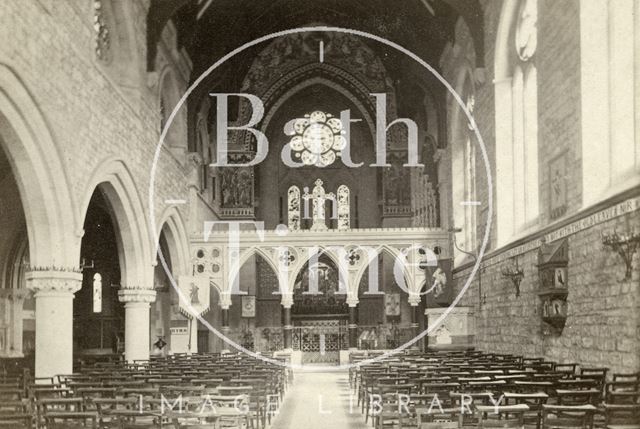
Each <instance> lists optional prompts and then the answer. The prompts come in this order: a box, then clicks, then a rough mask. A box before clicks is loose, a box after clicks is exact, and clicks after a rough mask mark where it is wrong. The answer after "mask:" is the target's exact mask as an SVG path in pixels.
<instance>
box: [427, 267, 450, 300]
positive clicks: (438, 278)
mask: <svg viewBox="0 0 640 429" xmlns="http://www.w3.org/2000/svg"><path fill="white" fill-rule="evenodd" d="M431 277H433V285H432V286H431V289H430V290H432V291H433V296H434V297H438V296H440V295H442V292H444V287H445V285H446V284H447V274H446V273H445V272H444V271H442V269H441V268H440V267H438V268H437V269H436V271H435V272H434V273H433V275H432V276H431Z"/></svg>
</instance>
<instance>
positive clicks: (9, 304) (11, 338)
mask: <svg viewBox="0 0 640 429" xmlns="http://www.w3.org/2000/svg"><path fill="white" fill-rule="evenodd" d="M28 294H29V290H28V289H0V300H3V301H4V307H3V308H4V309H5V310H6V317H5V319H4V321H5V322H6V323H7V324H8V329H7V335H6V338H5V341H6V344H5V347H4V350H0V353H2V352H4V355H5V356H7V357H23V356H24V354H23V353H22V330H23V328H22V318H23V315H22V306H23V304H24V300H25V298H26V297H27V295H28ZM3 316H5V315H0V318H2V317H3ZM1 323H2V320H1V319H0V324H1Z"/></svg>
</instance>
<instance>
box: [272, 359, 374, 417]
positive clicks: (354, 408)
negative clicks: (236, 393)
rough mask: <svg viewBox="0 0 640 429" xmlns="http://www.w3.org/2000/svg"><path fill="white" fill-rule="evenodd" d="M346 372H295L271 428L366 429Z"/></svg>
mask: <svg viewBox="0 0 640 429" xmlns="http://www.w3.org/2000/svg"><path fill="white" fill-rule="evenodd" d="M350 397H351V392H350V390H349V374H348V372H347V371H339V372H338V371H336V372H310V371H296V372H295V375H294V382H293V386H292V387H291V389H290V390H289V392H287V396H286V398H285V401H284V404H283V405H282V409H281V410H280V413H279V414H278V415H277V416H276V418H275V420H274V421H273V425H272V428H273V429H289V428H302V429H347V428H349V429H365V428H370V427H369V426H367V425H365V423H364V418H363V416H362V414H361V413H360V409H359V408H358V405H357V399H356V397H355V396H354V397H353V398H351V404H350Z"/></svg>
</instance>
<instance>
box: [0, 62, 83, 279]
mask: <svg viewBox="0 0 640 429" xmlns="http://www.w3.org/2000/svg"><path fill="white" fill-rule="evenodd" d="M0 144H1V145H2V148H3V149H4V151H5V152H6V154H7V158H8V159H9V163H10V164H11V168H12V171H13V174H14V176H15V178H16V183H17V185H18V189H19V191H20V200H21V202H22V206H23V208H24V214H25V220H26V224H27V235H28V237H29V255H30V264H31V265H32V266H41V267H44V266H65V267H77V266H78V262H79V258H80V236H79V235H78V234H77V232H78V231H79V230H80V229H79V228H78V217H77V216H76V213H75V212H74V210H73V207H74V206H75V204H74V200H73V198H72V196H71V193H70V191H69V189H70V186H69V181H68V178H67V176H66V175H65V171H66V168H65V167H64V163H63V161H62V157H61V156H60V152H59V150H58V147H57V145H56V143H55V141H54V138H53V135H52V133H51V131H50V129H49V126H48V124H47V121H46V119H45V117H44V115H43V114H42V112H41V111H40V110H39V108H38V107H37V103H36V101H35V99H34V97H33V96H32V95H31V93H30V91H29V90H28V88H27V87H26V85H25V84H24V82H23V81H22V80H21V79H20V78H19V77H18V75H17V74H16V73H15V72H14V71H13V70H12V69H11V68H10V67H9V66H7V65H5V64H0Z"/></svg>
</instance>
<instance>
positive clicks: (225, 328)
mask: <svg viewBox="0 0 640 429" xmlns="http://www.w3.org/2000/svg"><path fill="white" fill-rule="evenodd" d="M221 315H222V327H221V329H220V331H221V332H222V334H223V335H224V336H225V337H227V338H229V339H231V337H230V336H229V334H230V333H231V327H230V326H229V307H228V306H226V305H225V306H224V307H222V309H221ZM230 347H231V346H230V344H229V343H228V342H227V341H225V340H224V339H223V340H222V352H223V353H229V352H230Z"/></svg>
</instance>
